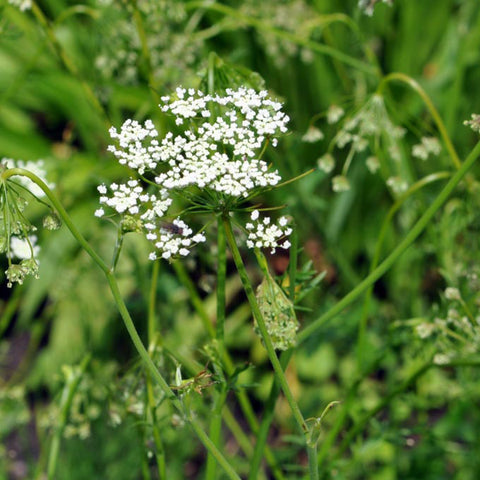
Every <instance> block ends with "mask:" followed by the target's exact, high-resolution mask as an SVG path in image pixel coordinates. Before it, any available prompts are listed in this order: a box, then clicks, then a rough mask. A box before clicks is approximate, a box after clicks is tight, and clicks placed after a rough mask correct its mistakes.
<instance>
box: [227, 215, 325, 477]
mask: <svg viewBox="0 0 480 480" xmlns="http://www.w3.org/2000/svg"><path fill="white" fill-rule="evenodd" d="M223 224H224V226H225V234H226V237H227V241H228V244H229V246H230V250H231V252H232V255H233V260H234V262H235V266H236V267H237V271H238V274H239V275H240V279H241V280H242V284H243V288H244V290H245V293H246V295H247V298H248V302H249V304H250V308H251V309H252V313H253V316H254V317H255V320H256V321H257V325H258V328H259V330H260V334H261V336H262V339H263V342H264V345H265V348H266V350H267V353H268V357H269V359H270V362H271V364H272V367H273V369H274V371H275V376H276V378H277V380H278V381H279V383H280V386H281V388H282V391H283V393H284V395H285V398H286V399H287V402H288V404H289V405H290V409H291V410H292V413H293V416H294V418H295V420H296V422H297V424H298V426H299V428H300V429H301V430H302V432H303V434H304V435H305V436H307V434H308V427H307V425H306V423H305V420H304V418H303V415H302V413H301V412H300V409H299V408H298V404H297V402H296V401H295V399H294V397H293V394H292V392H291V390H290V387H289V386H288V382H287V379H286V377H285V373H284V371H283V367H282V365H281V364H280V361H279V360H278V357H277V354H276V353H275V349H274V347H273V344H272V340H271V338H270V335H269V334H268V331H267V327H266V325H265V321H264V319H263V316H262V314H261V312H260V309H259V307H258V304H257V300H256V298H255V293H254V291H253V287H252V284H251V283H250V279H249V278H248V274H247V270H246V269H245V265H244V263H243V260H242V256H241V255H240V251H239V250H238V247H237V244H236V242H235V237H234V235H233V231H232V226H231V223H230V218H229V217H228V216H227V215H225V216H224V217H223ZM307 453H308V457H309V467H310V476H311V478H312V479H314V480H315V479H317V478H318V469H317V468H316V449H315V448H314V447H311V446H307ZM312 455H313V456H314V459H312V458H311V457H312ZM314 465H315V467H314Z"/></svg>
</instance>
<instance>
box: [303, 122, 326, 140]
mask: <svg viewBox="0 0 480 480" xmlns="http://www.w3.org/2000/svg"><path fill="white" fill-rule="evenodd" d="M324 137H325V135H324V134H323V132H322V131H321V130H320V129H319V128H317V127H315V126H314V125H310V126H309V127H308V130H307V131H306V132H305V133H304V135H303V137H302V142H305V143H315V142H319V141H320V140H323V138H324Z"/></svg>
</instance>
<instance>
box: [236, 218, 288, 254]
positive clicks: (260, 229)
mask: <svg viewBox="0 0 480 480" xmlns="http://www.w3.org/2000/svg"><path fill="white" fill-rule="evenodd" d="M250 218H251V220H252V221H253V223H251V222H249V223H247V224H246V225H245V228H246V229H247V231H248V237H247V242H246V245H247V247H248V248H255V247H256V248H270V249H271V253H272V254H273V253H275V249H276V248H278V247H280V248H284V249H288V248H290V246H291V244H290V242H289V241H284V242H282V243H279V241H280V240H282V239H284V238H285V237H288V236H289V235H290V234H291V233H292V229H291V228H290V227H289V226H288V219H287V218H286V217H281V218H280V219H279V220H278V224H275V223H272V222H271V219H270V217H264V218H263V220H262V219H261V218H260V216H259V213H258V210H254V211H253V212H252V214H251V216H250Z"/></svg>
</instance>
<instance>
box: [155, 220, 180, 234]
mask: <svg viewBox="0 0 480 480" xmlns="http://www.w3.org/2000/svg"><path fill="white" fill-rule="evenodd" d="M160 230H163V231H164V232H168V233H172V234H173V235H183V228H182V227H180V226H178V225H176V224H175V223H171V222H160Z"/></svg>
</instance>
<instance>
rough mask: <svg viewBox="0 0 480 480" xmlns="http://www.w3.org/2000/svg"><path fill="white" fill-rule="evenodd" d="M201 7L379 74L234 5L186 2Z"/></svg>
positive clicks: (203, 0) (363, 70) (374, 68)
mask: <svg viewBox="0 0 480 480" xmlns="http://www.w3.org/2000/svg"><path fill="white" fill-rule="evenodd" d="M199 7H200V8H204V9H205V10H211V11H214V12H218V13H221V14H223V15H228V16H230V17H233V18H235V19H237V20H238V22H239V23H240V24H246V25H250V26H252V27H254V28H256V29H258V30H260V31H265V32H268V33H271V34H272V35H274V36H276V37H278V38H281V39H283V40H287V41H289V42H292V43H294V44H296V45H301V46H303V47H306V48H308V49H310V50H312V51H314V52H316V53H319V54H321V55H326V56H329V57H331V58H334V59H337V60H339V61H340V62H343V63H345V64H346V65H350V66H351V67H354V68H356V69H357V70H360V71H362V72H364V73H367V74H369V75H375V76H378V75H379V72H378V69H377V68H376V67H374V66H372V65H369V64H367V63H365V62H362V61H360V60H357V59H356V58H354V57H351V56H350V55H347V54H345V53H343V52H341V51H340V50H337V49H336V48H332V47H329V46H328V45H323V44H321V43H318V42H315V41H313V40H309V39H307V38H304V37H302V36H300V35H296V34H294V33H290V32H287V31H285V30H282V29H280V28H276V27H273V26H271V25H269V24H268V23H265V22H263V21H262V20H259V19H258V18H254V17H251V16H249V15H245V14H243V13H241V12H240V11H238V10H236V9H234V8H232V7H229V6H227V5H223V4H221V3H216V2H210V1H205V0H194V1H190V2H186V3H185V8H186V9H187V10H191V9H194V8H199Z"/></svg>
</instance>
